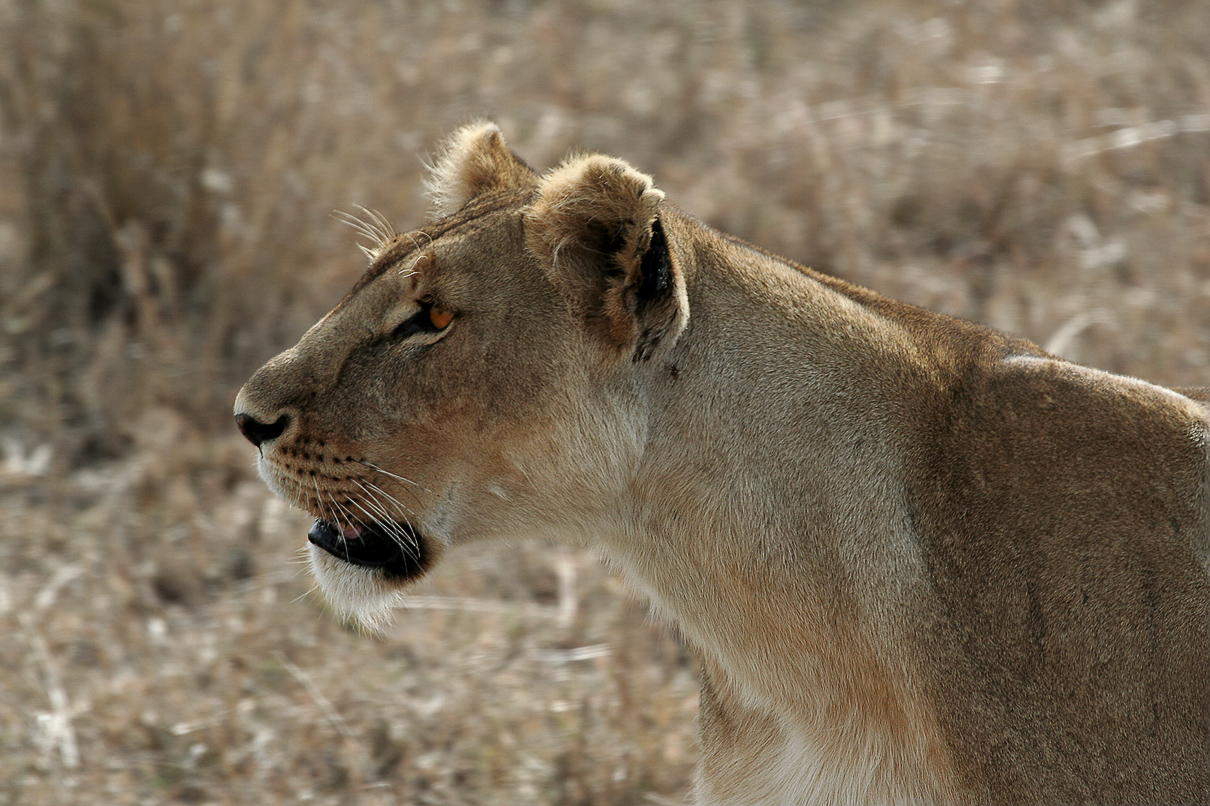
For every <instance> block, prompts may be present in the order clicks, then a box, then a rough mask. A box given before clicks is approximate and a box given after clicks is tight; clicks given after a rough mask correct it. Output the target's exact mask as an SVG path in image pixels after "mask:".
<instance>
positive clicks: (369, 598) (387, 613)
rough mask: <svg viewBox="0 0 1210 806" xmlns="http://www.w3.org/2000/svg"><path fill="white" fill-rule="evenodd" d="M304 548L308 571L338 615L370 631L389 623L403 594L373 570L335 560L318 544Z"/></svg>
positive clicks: (379, 630)
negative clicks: (307, 557) (307, 559)
mask: <svg viewBox="0 0 1210 806" xmlns="http://www.w3.org/2000/svg"><path fill="white" fill-rule="evenodd" d="M307 548H308V549H309V552H308V556H309V559H310V562H311V574H312V575H313V576H314V577H315V581H316V582H318V583H319V588H320V590H322V591H323V592H324V596H325V597H327V599H328V602H329V603H330V604H331V605H332V607H333V609H334V610H335V611H336V613H337V614H338V615H339V616H340V617H341V618H344V619H349V620H351V621H354V622H356V623H357V624H358V625H359V626H361V627H362V628H363V629H366V630H369V631H371V632H381V631H382V628H383V627H385V626H386V625H387V624H389V623H391V621H392V619H393V616H392V611H393V610H394V609H395V608H396V607H398V606H399V605H400V604H402V603H403V594H401V593H400V592H399V591H397V590H392V589H390V588H388V587H387V586H386V585H384V584H383V582H382V580H380V579H378V575H377V574H376V573H375V572H373V571H367V570H365V569H364V568H358V567H356V566H353V565H349V564H348V563H346V562H343V561H341V560H338V559H336V558H335V557H333V556H332V555H331V554H328V553H327V552H326V551H324V550H323V549H321V548H319V547H318V546H314V545H308V546H307Z"/></svg>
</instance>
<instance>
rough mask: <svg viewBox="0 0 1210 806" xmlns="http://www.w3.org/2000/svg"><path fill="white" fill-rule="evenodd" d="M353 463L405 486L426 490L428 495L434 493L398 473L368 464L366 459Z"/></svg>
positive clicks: (371, 463)
mask: <svg viewBox="0 0 1210 806" xmlns="http://www.w3.org/2000/svg"><path fill="white" fill-rule="evenodd" d="M353 461H354V462H357V464H359V465H364V466H365V467H368V468H370V469H371V470H373V471H375V472H377V473H381V474H382V475H384V476H386V477H387V478H391V479H394V480H395V481H398V482H401V483H403V484H410V485H412V486H413V487H416V488H418V489H420V490H424V491H425V492H426V493H432V492H433V491H432V490H430V489H429V488H428V487H425V486H423V485H421V484H418V483H417V482H414V481H412V480H411V479H405V478H404V477H403V476H400V475H398V474H396V473H392V472H391V471H389V470H386V469H384V468H381V467H379V466H378V465H376V464H374V463H373V462H367V461H365V460H364V459H354V460H353Z"/></svg>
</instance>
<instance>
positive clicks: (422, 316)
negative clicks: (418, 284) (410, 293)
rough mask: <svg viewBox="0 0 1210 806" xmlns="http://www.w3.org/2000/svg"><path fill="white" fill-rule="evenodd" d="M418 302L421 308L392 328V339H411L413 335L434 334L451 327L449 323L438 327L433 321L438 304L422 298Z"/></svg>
mask: <svg viewBox="0 0 1210 806" xmlns="http://www.w3.org/2000/svg"><path fill="white" fill-rule="evenodd" d="M418 304H419V305H420V310H418V311H416V313H414V314H412V315H411V316H409V317H408V318H407V319H405V320H404V321H403V322H401V323H400V324H399V325H398V326H397V327H396V328H395V329H394V330H392V331H391V339H393V340H402V339H409V338H411V337H412V336H419V335H433V334H435V333H441V332H443V331H445V330H448V329H449V323H446V324H445V325H444V326H442V327H438V326H437V325H436V324H435V323H434V322H433V308H434V307H436V306H435V304H434V303H433V302H432V301H431V300H420V301H419V303H418ZM438 310H440V308H438Z"/></svg>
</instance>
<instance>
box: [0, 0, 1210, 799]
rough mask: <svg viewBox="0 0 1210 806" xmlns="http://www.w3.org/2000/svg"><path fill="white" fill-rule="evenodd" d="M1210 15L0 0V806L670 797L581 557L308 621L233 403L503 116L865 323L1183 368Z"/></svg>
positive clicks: (1197, 282)
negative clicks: (465, 131) (813, 274)
mask: <svg viewBox="0 0 1210 806" xmlns="http://www.w3.org/2000/svg"><path fill="white" fill-rule="evenodd" d="M1207 31H1210V4H1208V3H1206V2H1205V1H1204V0H1193V1H1191V2H1180V1H1179V0H1173V1H1172V2H1164V3H1145V2H1142V0H1111V1H1110V2H1065V1H1063V0H1037V2H1029V1H1028V0H983V1H982V2H965V1H964V0H942V1H936V2H934V1H933V0H862V1H861V2H849V3H845V2H839V0H835V1H833V2H828V1H827V0H820V1H819V2H790V0H770V2H766V3H761V4H741V3H737V2H719V1H718V0H704V1H703V2H698V3H677V4H659V3H651V2H646V1H645V0H619V2H605V0H601V1H600V2H588V1H585V2H571V1H570V0H566V1H562V2H561V1H559V0H548V1H546V2H542V1H539V0H534V1H533V2H526V0H497V2H477V1H476V0H450V1H449V2H445V3H421V2H383V3H355V2H352V0H340V1H339V2H334V3H315V2H302V0H288V1H287V2H282V3H276V4H231V3H226V2H220V1H219V0H173V1H172V2H170V1H169V0H123V1H119V0H56V1H55V2H51V1H50V0H0V327H2V328H3V331H4V332H3V337H2V338H0V447H2V448H3V465H2V466H0V505H2V507H3V517H2V518H0V538H2V540H3V551H4V561H3V563H0V804H69V803H70V804H77V803H79V804H83V803H106V804H144V803H147V804H150V803H224V804H226V803H275V802H282V803H288V802H315V803H374V804H377V803H381V804H392V803H418V804H426V803H431V804H531V803H552V804H585V806H588V805H589V804H591V805H592V806H597V805H598V804H646V803H656V804H662V803H679V802H681V799H682V798H683V796H684V793H685V792H686V790H687V787H688V781H689V776H690V770H691V766H692V762H693V756H694V736H693V717H694V713H695V710H696V699H695V698H696V685H697V684H696V670H695V666H694V663H693V661H692V660H691V659H689V658H688V657H686V655H685V654H684V652H683V651H682V650H681V649H680V648H679V646H678V644H677V643H676V641H675V640H674V638H673V637H672V636H671V635H670V634H669V633H668V632H667V631H666V630H664V629H663V628H661V627H659V626H658V625H654V624H652V623H651V622H650V620H649V619H648V618H647V616H646V612H645V609H644V607H643V605H642V604H641V603H639V602H636V601H635V600H633V599H631V598H630V597H628V596H626V595H625V594H624V593H621V592H619V590H618V587H619V584H618V583H617V581H616V580H614V579H613V578H612V577H610V576H608V575H606V574H605V573H604V572H602V571H601V570H600V569H599V568H598V567H597V566H596V565H595V563H594V561H593V560H592V559H591V558H590V557H587V556H584V555H580V554H577V553H572V552H564V551H561V550H559V549H556V548H553V547H548V546H542V545H520V546H509V547H485V548H484V549H482V550H480V551H468V552H464V553H463V554H460V555H458V556H455V557H454V558H452V559H450V560H449V561H448V562H447V563H446V564H445V565H444V566H443V567H442V568H441V569H439V570H438V571H437V572H436V573H435V574H434V575H433V577H432V578H431V579H430V580H428V581H426V582H425V583H423V585H422V586H421V587H420V588H419V589H418V590H417V596H416V598H415V599H414V600H413V605H414V606H413V608H412V609H410V610H408V611H404V612H402V613H401V614H400V616H399V619H398V624H397V626H396V627H394V628H393V629H391V630H390V631H389V632H388V633H387V634H386V635H385V636H384V637H382V638H381V639H369V638H365V637H362V636H359V635H357V634H356V633H353V632H351V631H348V630H346V629H344V628H342V626H341V625H340V624H339V623H337V622H336V621H335V620H334V619H333V618H332V616H331V615H330V614H328V613H327V612H325V611H324V609H323V605H322V602H320V601H319V600H318V599H317V598H316V597H314V596H310V595H308V590H309V584H310V583H309V582H308V580H307V579H306V578H305V575H304V574H303V573H302V568H301V566H300V564H299V562H298V559H297V555H296V550H297V547H298V546H299V545H301V543H302V541H303V539H304V538H303V536H304V534H305V532H306V529H307V527H308V524H307V522H306V520H305V519H304V518H303V517H301V516H299V515H297V514H295V513H291V512H288V511H286V510H285V509H284V508H283V507H281V506H280V505H278V504H276V503H275V502H273V501H271V500H270V499H269V497H268V493H267V491H266V490H264V489H263V487H262V486H261V485H260V484H259V483H258V482H257V481H256V480H255V479H254V477H253V472H252V467H251V465H252V457H251V455H250V449H249V448H248V446H247V445H246V444H241V443H240V441H239V439H238V438H237V437H236V436H235V435H234V434H233V432H232V428H231V425H230V421H229V416H230V415H229V412H230V402H231V400H232V398H233V397H234V394H235V390H236V389H237V388H238V385H239V383H240V381H241V380H242V379H243V378H244V377H245V376H247V375H248V374H249V373H250V372H251V371H252V370H253V369H254V368H255V367H256V366H257V365H259V363H260V362H262V361H263V360H264V359H265V358H267V357H268V356H270V355H272V354H274V353H275V352H277V351H278V350H279V349H281V348H283V347H285V346H288V345H289V344H290V343H292V342H293V341H294V340H295V339H296V338H297V336H298V335H299V334H300V333H301V332H302V331H303V330H304V329H305V328H306V327H307V326H308V325H309V324H310V323H311V322H312V321H313V320H314V319H315V318H316V317H317V316H318V315H320V314H321V313H322V312H323V311H324V310H326V309H327V308H328V307H329V306H330V305H331V304H332V303H333V302H334V301H335V300H336V299H338V298H339V296H340V295H341V294H342V293H343V290H344V289H345V288H347V287H348V286H349V285H350V284H351V283H352V281H353V280H354V279H355V277H356V276H357V275H358V273H359V271H360V268H361V266H360V263H359V259H358V256H357V252H356V250H355V248H354V247H353V233H352V232H351V231H350V230H348V229H346V228H344V227H342V226H341V225H340V224H338V223H337V222H336V221H335V220H334V219H333V218H332V217H331V211H332V210H333V209H334V208H336V209H343V210H350V209H352V207H353V205H354V204H361V205H365V206H366V207H370V208H375V209H377V210H380V211H382V212H383V213H384V214H386V215H387V216H388V217H389V218H390V219H391V220H392V221H393V222H395V223H396V225H397V226H398V227H400V228H401V229H403V228H408V227H409V226H412V225H415V224H418V223H419V222H420V221H421V220H422V219H423V218H424V217H425V215H426V207H425V201H424V199H423V196H422V193H421V181H422V164H421V157H422V156H424V155H426V154H427V153H429V152H430V151H431V149H432V147H433V144H434V143H435V141H436V140H437V139H438V138H439V137H440V136H441V135H443V134H445V133H448V132H449V131H450V130H451V129H452V128H454V127H455V126H457V125H459V124H461V123H463V122H466V121H467V120H470V119H472V118H475V117H479V116H490V117H493V118H495V119H496V120H498V121H499V122H500V123H501V125H502V126H503V128H504V129H505V132H506V134H507V136H508V137H509V139H510V141H511V143H512V144H513V146H514V147H515V148H516V149H517V150H518V151H519V152H520V153H522V154H523V155H524V156H525V157H527V158H528V159H529V160H530V161H531V162H532V163H533V164H535V165H538V166H547V165H550V164H552V163H554V162H556V161H557V160H558V159H559V158H560V157H561V156H562V155H563V154H564V153H565V152H567V151H568V150H570V149H573V148H577V147H583V148H587V149H592V150H600V151H605V152H609V153H613V154H616V155H619V156H623V157H625V158H628V159H630V160H632V161H633V162H635V163H636V164H637V165H639V166H640V167H641V168H643V169H645V170H648V171H651V172H652V173H654V174H655V176H656V179H657V182H658V183H659V185H660V186H661V187H662V188H663V189H665V190H666V191H667V192H668V194H669V196H670V198H672V199H673V200H674V201H676V202H677V203H678V204H679V205H681V206H682V207H684V208H685V209H687V210H690V211H692V212H695V213H697V214H699V215H700V216H701V217H703V218H704V219H705V220H706V221H708V222H709V223H712V224H715V225H717V226H719V227H721V228H724V229H726V230H728V231H730V232H733V233H735V234H737V235H740V236H742V237H744V238H747V239H749V240H752V241H755V242H757V243H760V244H762V245H765V246H767V247H769V248H772V249H774V250H776V251H779V252H782V253H784V254H787V255H789V256H792V257H794V258H796V259H799V260H801V261H803V262H806V263H809V264H812V265H814V266H816V267H819V268H824V269H827V270H831V271H833V272H835V273H837V274H840V275H842V276H844V277H846V278H848V279H851V280H855V281H857V282H860V283H863V284H866V285H869V286H872V287H874V288H876V289H878V290H881V291H884V292H886V293H888V294H890V295H892V296H895V297H898V298H900V299H904V300H908V301H911V302H915V303H919V304H923V305H926V306H929V307H932V308H935V309H939V310H944V311H947V312H950V313H954V314H957V315H959V316H964V317H968V318H973V319H977V320H980V321H983V322H986V323H988V324H991V325H993V326H996V327H1000V328H1005V329H1009V330H1012V331H1015V332H1017V333H1020V334H1023V335H1026V336H1028V337H1030V338H1033V339H1035V340H1037V341H1039V342H1041V343H1043V344H1045V345H1047V346H1049V347H1050V348H1051V349H1053V350H1055V351H1057V352H1059V353H1061V354H1063V355H1066V356H1068V357H1071V358H1074V359H1076V360H1080V361H1083V362H1086V363H1091V364H1094V365H1098V366H1101V367H1105V368H1108V369H1111V370H1115V371H1119V372H1125V373H1130V374H1135V375H1139V376H1142V377H1146V378H1149V379H1152V380H1156V381H1160V382H1165V383H1170V384H1201V383H1205V382H1206V380H1207V375H1208V369H1210V38H1207V36H1206V32H1207Z"/></svg>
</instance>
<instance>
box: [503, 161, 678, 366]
mask: <svg viewBox="0 0 1210 806" xmlns="http://www.w3.org/2000/svg"><path fill="white" fill-rule="evenodd" d="M663 199H664V193H663V192H662V191H660V190H658V189H657V188H656V187H655V185H654V183H653V182H652V180H651V177H650V176H647V175H646V174H643V173H639V172H638V171H636V170H635V169H634V168H632V167H630V165H628V164H627V163H625V162H623V161H622V160H618V159H613V158H611V157H603V156H599V155H592V156H585V157H578V158H575V159H572V160H569V161H567V162H565V163H564V164H563V165H562V166H560V167H559V168H557V169H555V170H554V171H552V172H551V173H549V174H548V175H547V176H545V177H544V178H543V179H542V182H541V185H540V186H539V189H538V199H537V201H536V202H534V203H533V204H532V205H531V206H530V208H529V210H528V211H527V213H526V237H527V240H528V243H529V248H530V250H531V251H532V252H533V253H534V254H535V255H536V256H537V257H538V258H539V260H541V261H542V263H543V265H544V266H546V267H547V269H548V271H550V272H551V273H552V275H553V277H554V279H555V280H556V282H557V283H558V284H560V285H561V286H562V287H563V288H564V289H565V290H566V292H567V296H568V298H569V300H570V301H571V303H572V305H573V306H575V307H576V308H578V309H579V310H580V312H581V313H582V316H583V318H584V320H585V322H586V324H587V325H588V327H589V328H590V329H591V330H593V331H595V332H597V333H598V334H599V335H600V336H601V337H602V338H604V339H605V341H606V342H607V343H608V344H609V345H610V346H611V347H612V348H613V349H615V350H616V351H617V352H618V353H620V354H627V353H628V354H630V355H631V356H632V358H633V360H635V361H645V360H647V359H649V358H651V357H652V356H653V355H656V354H658V353H662V352H664V351H665V350H667V349H668V348H670V347H671V346H672V344H673V343H674V342H675V341H676V339H677V337H678V336H679V335H680V333H681V331H682V330H684V328H685V324H686V322H687V321H688V317H689V305H688V297H687V294H686V291H685V280H684V277H683V276H682V273H681V271H680V270H679V268H678V267H677V265H676V261H675V260H674V258H673V254H672V250H671V249H670V248H669V243H668V234H667V232H666V231H665V227H664V223H663V221H662V220H661V202H662V201H663Z"/></svg>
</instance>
